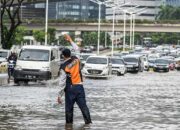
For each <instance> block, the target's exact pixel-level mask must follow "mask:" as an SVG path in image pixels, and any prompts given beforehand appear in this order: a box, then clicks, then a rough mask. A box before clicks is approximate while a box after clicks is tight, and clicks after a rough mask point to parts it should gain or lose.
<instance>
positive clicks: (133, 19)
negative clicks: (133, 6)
mask: <svg viewBox="0 0 180 130" xmlns="http://www.w3.org/2000/svg"><path fill="white" fill-rule="evenodd" d="M132 16H133V41H132V48H134V30H135V20H136V19H135V14H133V15H132Z"/></svg>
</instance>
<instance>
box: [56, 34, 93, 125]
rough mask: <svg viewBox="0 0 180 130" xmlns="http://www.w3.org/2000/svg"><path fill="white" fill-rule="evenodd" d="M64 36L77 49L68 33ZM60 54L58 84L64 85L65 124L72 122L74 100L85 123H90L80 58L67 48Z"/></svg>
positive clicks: (59, 98)
mask: <svg viewBox="0 0 180 130" xmlns="http://www.w3.org/2000/svg"><path fill="white" fill-rule="evenodd" d="M65 38H66V40H67V41H69V42H70V43H71V45H72V46H73V48H74V49H75V50H78V46H77V45H76V44H75V43H74V42H73V41H72V39H71V37H70V36H69V35H65ZM62 56H63V57H64V60H65V61H64V63H62V64H61V67H60V69H61V75H60V82H59V85H60V86H61V87H64V86H65V88H64V91H65V116H66V125H72V124H73V108H74V103H75V102H76V103H77V105H78V106H79V108H80V110H81V112H82V115H83V117H84V121H85V124H90V123H92V122H91V117H90V112H89V109H88V107H87V105H86V99H85V92H84V87H83V84H82V83H83V80H82V74H81V70H80V60H79V59H78V58H77V57H75V56H71V51H70V50H69V49H64V50H63V51H62ZM61 93H62V91H61V92H60V93H59V96H58V103H61Z"/></svg>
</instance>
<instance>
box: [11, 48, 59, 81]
mask: <svg viewBox="0 0 180 130" xmlns="http://www.w3.org/2000/svg"><path fill="white" fill-rule="evenodd" d="M59 62H60V53H59V49H58V47H53V46H36V45H28V46H23V47H22V48H21V50H20V53H19V55H18V59H17V62H16V67H15V70H14V82H15V83H19V81H24V82H28V81H37V80H48V79H51V78H53V77H57V76H58V75H59Z"/></svg>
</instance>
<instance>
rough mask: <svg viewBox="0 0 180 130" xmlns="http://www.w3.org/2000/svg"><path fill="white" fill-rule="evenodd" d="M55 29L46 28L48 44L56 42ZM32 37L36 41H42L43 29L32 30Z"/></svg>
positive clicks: (43, 36)
mask: <svg viewBox="0 0 180 130" xmlns="http://www.w3.org/2000/svg"><path fill="white" fill-rule="evenodd" d="M55 35H56V29H54V28H48V44H51V43H54V42H56V37H55ZM33 37H34V38H35V39H36V41H37V42H40V43H43V42H44V41H45V31H44V30H33Z"/></svg>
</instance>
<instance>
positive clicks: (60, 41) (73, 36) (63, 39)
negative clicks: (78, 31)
mask: <svg viewBox="0 0 180 130" xmlns="http://www.w3.org/2000/svg"><path fill="white" fill-rule="evenodd" d="M69 35H70V36H71V38H72V40H73V41H74V38H75V33H74V32H70V33H69ZM59 44H60V45H62V46H69V45H70V44H69V42H67V41H66V40H65V38H64V36H60V37H59Z"/></svg>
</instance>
